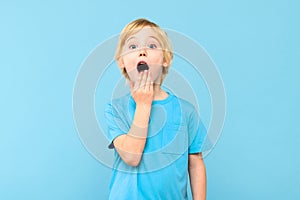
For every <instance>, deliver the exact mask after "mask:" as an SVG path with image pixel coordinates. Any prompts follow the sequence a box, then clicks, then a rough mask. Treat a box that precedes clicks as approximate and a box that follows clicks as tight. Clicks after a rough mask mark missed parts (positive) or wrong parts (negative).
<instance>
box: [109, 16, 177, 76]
mask: <svg viewBox="0 0 300 200" xmlns="http://www.w3.org/2000/svg"><path fill="white" fill-rule="evenodd" d="M145 26H150V27H151V28H153V29H154V31H155V32H156V34H157V36H158V39H159V42H160V43H161V46H162V51H163V62H165V63H167V66H164V67H163V71H162V80H164V78H165V77H166V75H167V73H168V71H169V67H170V65H171V63H172V59H173V53H172V46H171V42H170V41H169V38H168V36H167V33H166V32H165V31H163V30H162V29H161V28H160V27H159V26H158V25H157V24H155V23H154V22H151V21H149V20H147V19H143V18H141V19H136V20H134V21H132V22H130V23H129V24H127V25H126V26H125V27H124V29H123V30H122V32H121V34H120V37H119V42H118V46H117V50H116V54H115V59H116V60H117V61H118V60H119V59H120V58H121V57H122V50H123V46H124V44H125V41H126V40H127V39H128V38H129V37H130V36H131V35H133V34H135V33H137V32H139V31H140V30H141V29H142V28H144V27H145ZM121 70H122V74H123V75H124V76H125V78H126V79H129V76H128V74H127V71H126V69H125V67H124V68H122V69H121Z"/></svg>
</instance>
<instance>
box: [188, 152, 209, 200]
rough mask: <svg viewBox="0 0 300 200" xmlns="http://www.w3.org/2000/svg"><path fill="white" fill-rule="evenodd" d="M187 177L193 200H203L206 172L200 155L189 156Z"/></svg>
mask: <svg viewBox="0 0 300 200" xmlns="http://www.w3.org/2000/svg"><path fill="white" fill-rule="evenodd" d="M189 176H190V183H191V190H192V194H193V200H205V199H206V170H205V164H204V161H203V158H202V156H201V155H189Z"/></svg>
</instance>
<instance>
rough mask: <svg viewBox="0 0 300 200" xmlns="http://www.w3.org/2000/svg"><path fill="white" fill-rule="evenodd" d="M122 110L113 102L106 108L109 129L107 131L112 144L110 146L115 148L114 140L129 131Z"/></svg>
mask: <svg viewBox="0 0 300 200" xmlns="http://www.w3.org/2000/svg"><path fill="white" fill-rule="evenodd" d="M120 112H121V111H120V110H118V109H117V108H115V107H114V106H113V105H112V104H111V103H109V104H107V105H106V108H105V120H106V123H107V131H105V134H106V137H107V138H108V140H109V142H110V145H109V148H114V146H113V140H114V139H115V138H116V137H118V136H120V135H123V134H126V133H127V132H128V130H129V129H128V125H127V124H126V120H125V119H124V117H122V115H121V113H120Z"/></svg>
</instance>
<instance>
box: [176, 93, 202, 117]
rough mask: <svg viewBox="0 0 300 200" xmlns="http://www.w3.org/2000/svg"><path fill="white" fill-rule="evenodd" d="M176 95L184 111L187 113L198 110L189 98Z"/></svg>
mask: <svg viewBox="0 0 300 200" xmlns="http://www.w3.org/2000/svg"><path fill="white" fill-rule="evenodd" d="M174 97H175V98H174V99H176V101H177V102H178V103H179V106H180V107H181V110H182V111H184V112H187V113H192V112H195V111H196V112H197V109H196V107H195V106H194V105H193V104H192V103H191V102H189V101H188V100H186V99H183V98H180V97H177V96H175V95H174Z"/></svg>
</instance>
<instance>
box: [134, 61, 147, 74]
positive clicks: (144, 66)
mask: <svg viewBox="0 0 300 200" xmlns="http://www.w3.org/2000/svg"><path fill="white" fill-rule="evenodd" d="M148 69H149V66H148V65H147V63H146V62H145V61H140V62H139V63H138V64H137V70H138V72H142V71H144V70H148Z"/></svg>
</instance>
